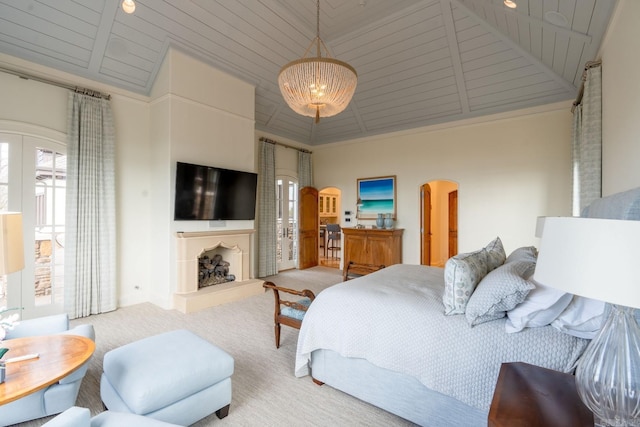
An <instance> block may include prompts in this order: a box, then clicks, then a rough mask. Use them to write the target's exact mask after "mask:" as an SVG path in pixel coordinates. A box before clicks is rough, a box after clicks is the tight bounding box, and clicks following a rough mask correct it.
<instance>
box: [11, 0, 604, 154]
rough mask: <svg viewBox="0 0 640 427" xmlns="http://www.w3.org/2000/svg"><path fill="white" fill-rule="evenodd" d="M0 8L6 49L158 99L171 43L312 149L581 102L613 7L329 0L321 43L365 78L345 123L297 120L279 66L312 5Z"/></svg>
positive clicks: (266, 121) (277, 129)
mask: <svg viewBox="0 0 640 427" xmlns="http://www.w3.org/2000/svg"><path fill="white" fill-rule="evenodd" d="M119 3H120V0H0V52H3V53H6V54H9V55H12V56H16V57H19V58H23V59H26V60H29V61H32V62H35V63H39V64H42V65H46V66H49V67H53V68H56V69H60V70H63V71H67V72H70V73H73V74H76V75H79V76H82V77H87V78H90V79H93V80H97V81H101V82H105V83H108V84H111V85H114V86H117V87H122V88H124V89H128V90H131V91H134V92H138V93H141V94H149V93H150V90H151V88H152V86H153V82H154V79H155V76H156V74H157V72H158V69H159V67H160V65H161V63H162V60H163V58H164V55H165V53H166V51H167V49H168V48H169V47H170V46H172V47H175V48H177V49H182V50H184V51H185V52H187V53H189V54H191V55H193V56H195V57H197V58H199V59H201V60H203V61H205V62H207V63H209V64H212V65H214V66H215V67H217V68H219V69H221V70H223V71H226V72H228V73H230V74H233V75H235V76H238V77H239V78H241V79H243V80H245V81H248V82H250V83H252V84H254V85H255V87H256V111H255V112H256V116H255V117H256V128H257V129H259V130H264V131H266V132H270V133H272V134H275V135H280V136H282V137H286V138H291V139H294V140H297V141H300V142H304V143H308V144H311V145H318V144H324V143H329V142H335V141H342V140H347V139H352V138H358V137H366V136H371V135H376V134H380V133H385V132H390V131H399V130H406V129H411V128H415V127H421V126H427V125H431V124H436V123H443V122H447V121H452V120H459V119H464V118H469V117H477V116H482V115H486V114H492V113H497V112H503V111H508V110H514V109H517V108H524V107H531V106H538V105H542V104H546V103H551V102H556V101H563V100H568V99H573V98H575V96H576V93H577V88H578V87H579V85H580V78H581V75H582V71H583V69H584V64H585V63H586V62H587V61H590V60H593V59H596V55H597V52H598V48H599V46H600V43H601V41H602V37H603V35H604V33H605V30H606V28H607V25H608V22H609V20H610V17H611V14H612V11H613V8H614V5H615V0H517V8H516V9H509V8H507V7H506V6H505V5H504V4H503V2H502V0H322V1H321V6H320V27H321V28H320V35H321V38H322V39H323V41H324V42H325V43H326V44H327V46H328V47H329V50H330V52H331V54H332V56H333V57H335V58H337V59H340V60H342V61H345V62H347V63H349V64H351V65H352V66H353V67H355V69H356V70H357V72H358V77H359V78H358V87H357V90H356V94H355V96H354V98H353V100H352V102H351V104H350V105H349V107H348V108H347V109H346V110H345V111H344V112H343V113H341V114H339V115H337V116H335V117H332V118H326V119H322V120H321V122H320V123H319V124H318V125H315V124H314V123H313V119H311V118H308V117H302V116H299V115H297V114H295V113H294V112H293V111H292V110H291V109H290V108H289V107H288V106H287V105H286V103H285V102H284V101H283V99H282V96H281V95H280V92H279V89H278V85H277V76H278V73H279V71H280V68H281V67H282V66H283V65H284V64H286V63H288V62H289V61H292V60H294V59H297V58H299V57H301V56H302V55H303V53H304V52H305V50H306V48H307V47H308V45H309V43H310V41H311V40H312V39H313V37H314V36H315V31H316V2H315V1H314V0H215V1H214V0H179V1H176V0H137V1H136V4H137V7H136V11H135V13H134V14H133V15H127V14H125V13H124V12H123V11H122V9H121V8H120V7H119Z"/></svg>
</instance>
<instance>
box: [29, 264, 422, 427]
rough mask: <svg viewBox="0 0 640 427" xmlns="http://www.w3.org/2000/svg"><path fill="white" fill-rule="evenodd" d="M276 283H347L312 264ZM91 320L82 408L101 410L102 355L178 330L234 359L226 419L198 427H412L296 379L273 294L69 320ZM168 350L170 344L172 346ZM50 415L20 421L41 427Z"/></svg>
mask: <svg viewBox="0 0 640 427" xmlns="http://www.w3.org/2000/svg"><path fill="white" fill-rule="evenodd" d="M268 280H271V281H273V282H275V283H276V284H277V285H279V286H285V287H289V288H294V289H305V288H306V289H311V290H312V291H313V292H315V293H316V294H318V293H319V292H320V291H322V290H323V289H325V288H326V287H328V286H331V285H333V284H336V283H338V282H341V281H342V276H341V274H340V270H337V269H333V268H327V267H314V268H311V269H308V270H302V271H299V270H289V271H286V272H283V273H280V274H278V275H277V276H273V277H270V278H268ZM80 323H91V324H93V326H94V328H95V330H96V352H95V354H94V355H93V357H92V359H91V361H90V366H89V370H88V372H87V375H86V377H85V378H84V381H83V383H82V387H81V388H80V394H79V396H78V401H77V405H78V406H83V407H87V408H89V409H91V412H92V414H93V415H95V414H97V413H99V412H101V411H102V410H103V407H102V402H101V400H100V375H101V374H102V359H103V356H104V354H105V353H106V352H107V351H109V350H111V349H113V348H116V347H118V346H121V345H123V344H126V343H129V342H131V341H135V340H137V339H140V338H144V337H147V336H150V335H155V334H159V333H162V332H165V331H169V330H173V329H182V328H184V329H189V330H191V331H193V332H195V333H196V334H198V335H200V336H201V337H203V338H205V339H207V340H209V341H210V342H212V343H214V344H216V345H217V346H219V347H221V348H222V349H224V350H225V351H227V352H228V353H229V354H231V355H232V356H233V358H234V360H235V372H234V375H233V377H232V387H233V397H232V402H231V409H230V411H229V415H228V416H227V417H226V418H224V419H222V420H220V419H218V418H217V417H216V416H215V415H211V416H209V417H207V418H205V419H203V420H201V421H199V422H198V423H196V424H194V426H198V427H204V426H220V427H225V426H227V427H231V426H410V425H412V424H411V423H409V422H408V421H405V420H403V419H401V418H399V417H396V416H394V415H392V414H389V413H387V412H385V411H383V410H381V409H378V408H376V407H374V406H371V405H369V404H367V403H364V402H362V401H360V400H358V399H355V398H353V397H351V396H349V395H347V394H345V393H342V392H340V391H338V390H335V389H332V388H331V387H329V386H326V385H325V386H317V385H316V384H314V383H313V382H312V381H311V378H310V377H305V378H296V377H295V376H294V374H293V368H294V362H295V360H294V359H295V351H296V343H297V337H298V331H297V330H295V329H292V328H288V327H286V326H284V327H282V335H281V341H280V348H279V349H276V348H275V343H274V335H273V294H272V293H271V292H269V293H265V294H261V295H257V296H252V297H249V298H245V299H243V300H240V301H236V302H232V303H228V304H224V305H221V306H217V307H212V308H209V309H206V310H202V311H199V312H196V313H192V314H182V313H180V312H178V311H175V310H163V309H161V308H159V307H157V306H155V305H153V304H149V303H145V304H139V305H135V306H130V307H124V308H120V309H118V310H116V311H114V312H111V313H106V314H101V315H97V316H90V317H88V318H84V319H77V320H74V321H72V324H80ZM167 345H170V343H167ZM45 421H47V419H46V418H43V419H40V420H36V421H31V422H28V423H23V424H19V426H20V427H35V426H40V425H42V424H43V423H44V422H45Z"/></svg>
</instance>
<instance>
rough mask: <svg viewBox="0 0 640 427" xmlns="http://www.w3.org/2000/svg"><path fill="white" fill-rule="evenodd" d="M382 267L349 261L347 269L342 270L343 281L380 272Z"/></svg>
mask: <svg viewBox="0 0 640 427" xmlns="http://www.w3.org/2000/svg"><path fill="white" fill-rule="evenodd" d="M384 267H385V266H384V265H374V264H360V263H357V262H353V261H350V262H349V265H347V268H345V269H344V275H343V280H344V281H347V280H349V279H355V278H356V277H360V276H365V275H367V274H369V273H373V272H374V271H378V270H381V269H383V268H384Z"/></svg>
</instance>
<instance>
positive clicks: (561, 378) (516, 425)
mask: <svg viewBox="0 0 640 427" xmlns="http://www.w3.org/2000/svg"><path fill="white" fill-rule="evenodd" d="M488 425H489V427H534V426H540V427H583V426H584V427H593V414H592V413H591V411H590V410H589V409H588V408H587V407H586V406H585V405H584V404H583V403H582V401H581V400H580V396H578V391H577V390H576V383H575V377H574V376H573V375H570V374H565V373H562V372H557V371H553V370H551V369H546V368H541V367H539V366H534V365H529V364H528V363H522V362H516V363H503V364H502V366H501V367H500V375H499V376H498V382H497V383H496V389H495V391H494V394H493V400H492V402H491V408H490V409H489V423H488Z"/></svg>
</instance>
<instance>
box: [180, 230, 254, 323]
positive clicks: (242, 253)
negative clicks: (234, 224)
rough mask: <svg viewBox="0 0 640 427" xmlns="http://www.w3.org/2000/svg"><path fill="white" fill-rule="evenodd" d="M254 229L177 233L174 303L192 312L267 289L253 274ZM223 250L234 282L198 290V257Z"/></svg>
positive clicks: (185, 310)
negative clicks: (252, 241)
mask: <svg viewBox="0 0 640 427" xmlns="http://www.w3.org/2000/svg"><path fill="white" fill-rule="evenodd" d="M254 232H255V230H222V231H200V232H179V233H176V262H177V276H178V277H177V279H178V280H177V284H176V293H175V294H174V306H175V308H176V309H178V310H180V311H182V312H183V313H191V312H194V311H197V310H202V309H204V308H208V307H213V306H215V305H219V304H224V303H227V302H231V301H236V300H238V299H241V298H246V297H248V296H251V295H257V294H259V293H262V292H264V289H263V287H262V284H263V281H262V280H258V279H255V278H253V277H251V253H252V251H251V235H252V234H253V233H254ZM216 250H217V251H221V252H224V253H225V257H227V259H228V260H229V261H230V263H231V266H230V270H229V273H230V274H233V275H234V276H235V277H236V280H235V281H232V282H227V283H222V284H219V285H213V286H207V287H205V288H201V289H198V258H199V257H200V256H201V255H202V254H203V253H205V252H209V251H216Z"/></svg>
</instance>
